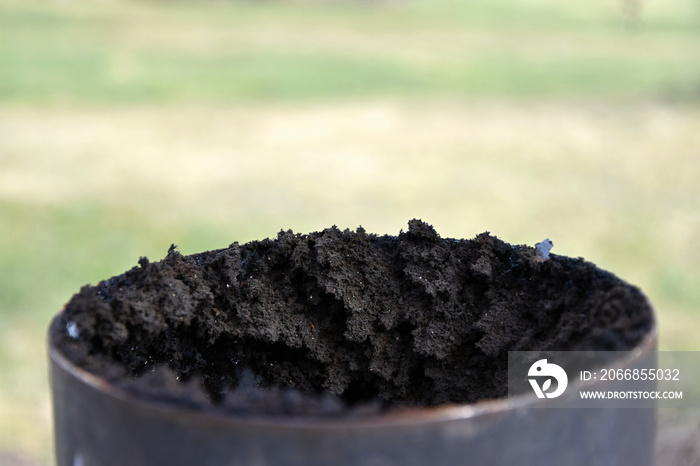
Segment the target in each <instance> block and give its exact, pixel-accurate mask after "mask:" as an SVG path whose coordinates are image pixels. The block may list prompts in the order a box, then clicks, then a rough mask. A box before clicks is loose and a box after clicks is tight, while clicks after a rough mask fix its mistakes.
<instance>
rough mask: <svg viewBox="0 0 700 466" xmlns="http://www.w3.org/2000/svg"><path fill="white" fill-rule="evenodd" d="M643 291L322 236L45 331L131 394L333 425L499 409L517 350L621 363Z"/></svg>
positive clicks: (595, 271)
mask: <svg viewBox="0 0 700 466" xmlns="http://www.w3.org/2000/svg"><path fill="white" fill-rule="evenodd" d="M652 326H653V315H652V311H651V309H650V306H649V304H648V303H647V300H646V299H645V297H644V296H643V295H642V293H641V292H640V290H639V289H638V288H636V287H634V286H631V285H629V284H627V283H626V282H624V281H622V280H620V279H619V278H617V277H615V276H614V275H612V274H611V273H609V272H605V271H603V270H601V269H599V268H597V267H596V266H595V265H593V264H591V263H589V262H585V261H584V260H583V259H580V258H579V259H573V258H568V257H563V256H557V255H554V254H552V255H550V256H549V258H548V259H545V258H543V257H541V256H538V254H537V253H536V251H535V249H534V248H531V247H527V246H513V245H510V244H507V243H505V242H503V241H501V240H499V239H498V238H496V237H494V236H491V235H489V234H488V233H483V234H480V235H478V236H477V237H476V238H475V239H470V240H464V239H460V240H456V239H447V238H441V237H440V236H439V235H438V234H437V233H436V232H435V230H434V229H433V228H432V227H431V226H430V225H428V224H426V223H424V222H422V221H420V220H412V221H410V222H409V228H408V231H407V232H401V233H400V234H399V235H398V236H388V235H385V236H377V235H373V234H368V233H366V232H365V231H364V230H363V229H362V228H358V229H357V231H350V230H345V231H341V230H339V229H338V228H335V227H333V228H328V229H325V230H323V231H321V232H316V233H310V234H308V235H301V234H294V233H292V232H291V231H286V232H284V231H283V232H280V233H279V235H278V236H277V239H274V240H271V239H266V240H263V241H253V242H250V243H247V244H244V245H239V244H238V243H234V244H232V245H230V246H229V247H228V248H226V249H219V250H214V251H208V252H203V253H199V254H193V255H190V256H183V255H181V254H180V253H178V252H177V251H176V250H175V247H174V246H173V247H171V248H170V250H169V251H168V254H167V256H166V257H165V258H164V259H163V260H161V261H159V262H149V261H148V260H147V259H146V258H141V259H140V260H139V266H138V267H134V268H133V269H132V270H129V271H128V272H126V273H124V274H122V275H119V276H116V277H113V278H110V279H109V280H105V281H102V282H100V283H98V284H97V286H85V287H83V288H82V289H81V290H80V292H79V293H78V294H76V295H75V296H73V298H72V299H71V300H70V302H69V303H68V304H67V305H66V307H65V309H64V311H63V312H61V313H60V314H59V315H58V316H57V317H56V319H55V320H54V322H53V325H52V329H51V335H52V338H53V341H54V343H55V345H56V347H57V348H58V350H59V351H61V352H62V353H63V354H64V355H65V356H67V358H68V359H69V360H71V361H72V362H73V363H75V364H76V365H78V366H80V367H83V368H85V369H87V370H88V371H91V372H93V373H95V374H97V375H99V376H101V377H103V378H105V379H107V380H110V381H111V382H113V383H116V384H119V385H121V386H123V387H125V388H127V389H128V390H130V391H133V392H134V393H136V394H138V395H139V396H143V397H147V398H150V399H157V400H160V401H163V400H167V401H173V402H177V403H181V404H185V405H190V406H192V407H196V408H198V409H204V410H220V411H222V412H228V413H237V414H256V415H259V414H263V415H312V416H337V415H350V414H352V413H361V412H363V413H376V412H383V411H385V410H387V409H394V408H400V407H411V406H434V405H440V404H451V403H472V402H476V401H478V400H481V399H489V398H498V397H504V396H506V395H507V363H508V358H507V355H508V351H509V350H510V351H517V350H523V351H525V350H627V349H630V348H632V347H634V346H635V345H636V344H637V343H639V342H640V340H641V339H642V338H643V337H644V335H645V334H647V333H648V332H649V331H650V329H651V327H652Z"/></svg>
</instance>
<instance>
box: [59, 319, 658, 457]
mask: <svg viewBox="0 0 700 466" xmlns="http://www.w3.org/2000/svg"><path fill="white" fill-rule="evenodd" d="M655 348H656V326H654V328H653V329H652V331H651V332H650V333H649V334H648V335H647V337H646V338H645V339H644V341H643V342H642V343H641V344H640V345H639V347H638V348H636V349H635V353H634V357H633V358H631V359H630V360H627V361H623V363H622V364H623V365H624V366H625V367H631V366H633V365H634V364H635V362H637V361H639V360H640V359H641V358H644V357H645V356H648V355H649V354H650V352H653V351H654V350H655ZM49 355H50V358H51V386H52V390H53V406H54V422H55V436H56V460H57V461H56V464H57V465H58V466H112V465H114V466H124V465H130V466H140V465H169V466H170V465H172V466H176V465H198V466H199V465H201V466H205V465H212V466H213V465H231V466H234V465H247V466H253V465H256V466H257V465H260V466H272V465H290V466H294V465H300V466H301V465H303V466H316V465H318V466H320V465H332V466H349V465H354V466H360V465H361V466H388V465H397V466H398V465H401V466H411V465H416V466H418V465H436V466H442V465H444V466H448V465H509V466H510V465H533V466H534V465H537V466H542V465H558V466H560V465H581V466H584V465H585V466H589V465H596V466H606V465H610V466H625V465H630V466H631V465H634V466H644V465H652V464H654V436H655V423H656V410H655V409H648V408H647V409H629V408H627V409H625V408H618V409H566V408H563V409H537V408H535V407H533V404H534V403H537V401H533V400H532V399H531V398H529V397H528V398H527V399H525V398H522V399H518V400H516V403H515V406H513V404H512V403H511V404H510V405H509V404H508V402H507V401H506V400H505V399H500V400H494V401H486V402H480V403H476V404H472V405H461V406H448V407H438V408H421V409H412V410H403V411H398V412H395V413H391V414H386V415H379V416H375V417H372V418H364V419H359V418H355V419H346V420H343V419H335V420H322V419H303V418H302V419H298V418H297V419H269V418H268V419H241V418H236V417H232V416H228V417H226V416H222V415H216V414H210V413H202V412H199V411H194V410H192V409H186V408H179V407H176V406H174V405H165V404H156V403H149V402H146V401H143V400H140V399H137V398H136V397H134V396H133V395H130V394H128V393H126V392H124V391H123V390H120V389H119V388H118V387H115V386H113V385H110V384H108V383H107V382H105V381H104V380H102V379H100V378H98V377H96V376H94V375H93V374H90V373H88V372H86V371H84V370H82V369H80V368H78V367H76V366H74V365H73V364H72V363H70V362H69V361H68V360H67V359H66V358H65V357H64V356H63V355H62V354H60V353H59V352H58V351H57V350H56V348H55V347H54V346H53V344H52V342H51V341H49Z"/></svg>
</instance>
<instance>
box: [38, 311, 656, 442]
mask: <svg viewBox="0 0 700 466" xmlns="http://www.w3.org/2000/svg"><path fill="white" fill-rule="evenodd" d="M59 315H60V314H59ZM58 317H59V316H56V317H55V318H58ZM651 318H652V327H651V329H650V330H649V332H648V333H647V334H646V335H645V336H644V338H643V339H642V341H641V342H640V344H639V345H637V346H636V347H635V348H633V349H632V350H630V351H629V352H631V354H630V355H628V356H627V357H625V358H621V359H619V360H617V361H616V363H615V364H614V365H613V368H624V367H627V366H629V365H630V364H631V363H633V362H634V361H636V360H638V359H639V358H640V357H642V356H643V355H644V354H646V353H648V352H650V351H654V350H655V348H656V339H657V335H658V324H657V319H656V312H655V311H654V309H653V307H652V308H651ZM48 337H49V338H48V352H49V356H50V358H51V361H52V362H53V363H54V364H55V365H56V366H57V367H58V368H60V369H61V370H63V371H65V372H66V373H67V374H69V375H70V376H72V377H74V378H75V379H77V380H79V381H80V382H82V383H84V384H85V385H87V386H90V387H92V388H93V389H95V390H97V391H99V392H102V393H104V394H105V395H106V396H111V397H113V398H116V399H119V400H120V401H122V402H123V403H126V404H128V405H132V406H133V407H134V408H139V409H146V410H152V411H158V412H159V413H161V414H162V415H164V416H167V417H170V418H173V419H174V420H178V419H179V420H183V421H186V422H190V423H191V422H195V423H196V422H203V423H208V424H210V423H212V422H214V423H217V422H218V423H222V424H227V425H229V426H231V425H239V426H251V427H252V426H258V427H265V428H279V429H300V428H301V429H308V430H327V429H337V428H342V429H348V428H353V429H354V428H362V429H366V428H373V427H375V428H381V427H390V426H418V425H423V424H430V423H436V422H444V421H450V420H456V419H467V418H475V417H478V416H488V415H498V414H499V413H505V412H509V411H513V410H519V409H522V408H527V407H528V406H531V405H535V404H537V403H541V402H542V400H539V399H537V398H535V397H532V396H530V395H528V394H524V395H518V396H515V397H511V398H497V399H491V400H484V401H479V402H477V403H473V404H462V405H443V406H437V407H418V408H403V409H398V410H395V411H392V412H389V413H386V414H380V415H376V416H368V417H362V418H360V417H358V418H342V417H341V418H331V419H326V418H313V417H289V418H287V417H274V416H265V417H252V416H245V417H244V416H241V417H238V416H236V415H232V414H226V413H217V412H214V411H202V410H198V409H196V408H192V407H187V406H175V405H174V404H173V403H172V402H158V401H153V400H146V399H143V398H140V397H139V396H137V395H134V394H133V393H132V392H129V391H127V390H125V389H124V388H121V387H119V386H117V385H115V384H112V383H109V382H107V381H106V380H104V379H102V378H100V377H98V376H96V375H95V374H92V373H90V372H88V371H86V370H85V369H82V368H80V367H78V366H76V365H74V364H73V363H72V362H70V361H69V360H68V359H67V358H66V357H65V356H64V355H63V354H61V352H60V351H59V350H58V349H57V348H56V347H55V346H54V344H53V342H52V339H51V332H50V331H49V335H48ZM593 384H595V381H585V382H576V383H575V384H572V386H573V387H575V388H586V387H587V386H590V385H593Z"/></svg>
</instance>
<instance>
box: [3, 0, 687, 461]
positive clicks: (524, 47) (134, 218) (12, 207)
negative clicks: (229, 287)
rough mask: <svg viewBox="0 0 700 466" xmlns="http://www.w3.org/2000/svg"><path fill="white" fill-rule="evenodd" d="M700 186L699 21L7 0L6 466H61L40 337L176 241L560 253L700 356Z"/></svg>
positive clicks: (566, 12)
mask: <svg viewBox="0 0 700 466" xmlns="http://www.w3.org/2000/svg"><path fill="white" fill-rule="evenodd" d="M699 182H700V2H699V1H698V0H671V1H661V0H589V1H586V2H563V1H558V0H469V1H465V0H393V1H389V0H386V1H377V0H374V1H373V0H364V1H361V0H357V1H349V0H348V1H346V0H333V1H331V0H328V1H320V0H318V1H313V0H308V1H282V0H247V1H242V0H239V1H233V0H230V1H228V0H227V1H225V0H191V1H186V0H169V1H165V0H161V1H157V0H140V1H137V0H102V1H89V0H82V1H75V0H74V1H68V0H63V1H51V0H0V464H4V465H10V464H12V465H36V464H51V461H52V459H51V457H52V434H51V410H50V400H49V389H48V380H47V364H46V355H45V353H46V346H45V331H46V328H47V325H48V323H49V320H50V319H51V317H52V316H53V315H54V314H55V313H57V312H58V311H60V309H61V307H62V305H63V304H64V303H65V302H66V301H67V300H68V299H69V298H70V296H71V295H72V294H73V293H75V292H76V291H77V290H78V289H79V288H80V287H81V286H83V285H85V284H88V283H90V284H94V283H96V282H98V281H99V280H101V279H104V278H107V277H110V276H113V275H117V274H120V273H122V272H123V271H125V270H127V269H128V268H131V267H132V266H135V265H136V263H137V260H138V258H139V256H148V257H149V258H150V259H151V260H158V259H161V258H162V257H164V255H165V253H166V251H167V250H168V247H169V246H170V244H171V243H175V244H177V245H178V246H179V248H180V250H181V251H182V252H183V253H185V254H190V253H194V252H199V251H203V250H207V249H213V248H221V247H225V246H227V245H228V244H230V243H232V242H234V241H239V242H246V241H250V240H253V239H262V238H266V237H271V236H275V235H276V234H277V232H278V231H279V230H280V229H284V230H287V229H292V230H294V231H295V232H299V233H307V232H310V231H316V230H319V229H322V228H324V227H328V226H331V225H334V224H335V225H338V226H339V227H341V228H351V229H355V228H357V227H358V226H360V225H361V226H363V227H364V228H365V229H366V230H367V231H369V232H374V233H380V234H384V233H388V234H394V235H395V234H398V233H399V231H400V230H401V229H404V230H405V229H407V222H408V220H409V219H412V218H422V219H423V220H425V221H427V222H429V223H431V224H433V225H434V226H435V228H436V229H437V231H438V232H439V233H440V234H441V235H442V236H443V237H457V238H471V237H473V236H475V235H476V234H478V233H481V232H483V231H490V232H491V233H492V234H495V235H496V236H498V237H500V238H501V239H503V240H505V241H508V242H510V243H516V244H529V245H534V244H535V243H536V242H539V241H541V240H543V239H544V238H551V239H552V241H553V242H554V245H555V246H554V250H553V252H554V253H557V254H564V255H570V256H574V257H578V256H581V257H584V258H585V259H587V260H590V261H592V262H595V263H596V264H598V265H600V266H601V267H603V268H605V269H609V270H611V271H613V272H614V273H616V274H617V275H619V276H620V277H622V278H624V279H626V280H628V281H630V282H631V283H634V284H636V285H639V286H640V287H641V288H642V289H643V290H644V291H645V292H646V293H647V295H648V296H649V297H650V298H651V300H652V302H653V303H654V305H655V307H656V309H657V310H658V313H659V318H660V326H661V336H660V348H661V349H667V350H700V340H699V339H698V337H697V330H696V329H697V327H698V324H700V318H699V315H698V312H699V311H700V250H698V248H697V246H698V244H699V243H700V188H699V187H698V183H699ZM664 416H665V415H664V414H663V413H662V414H661V415H660V419H661V421H660V422H661V426H662V429H661V434H660V442H662V444H661V446H660V449H659V452H660V453H659V454H661V455H667V456H665V457H664V458H666V460H665V461H664V463H659V464H700V448H698V445H697V438H698V435H699V434H698V432H699V430H698V423H697V418H695V419H694V420H693V419H691V420H689V421H688V420H686V421H683V422H680V421H678V420H675V421H673V422H671V421H665V420H664V419H665V418H664ZM684 439H685V440H684ZM688 439H691V440H688ZM693 439H694V440H693ZM684 442H685V443H684ZM679 452H680V453H679ZM669 455H670V456H669ZM673 455H677V456H673ZM668 458H676V459H677V461H676V459H674V460H668ZM678 458H682V461H687V462H684V463H681V462H680V461H681V459H678ZM668 461H671V462H668ZM694 461H697V463H693V462H694Z"/></svg>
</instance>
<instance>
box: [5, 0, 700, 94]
mask: <svg viewBox="0 0 700 466" xmlns="http://www.w3.org/2000/svg"><path fill="white" fill-rule="evenodd" d="M644 8H645V9H648V10H650V11H648V12H647V11H645V13H646V14H645V15H644V16H643V17H642V18H641V19H640V20H638V21H637V22H635V23H633V22H632V20H631V19H629V18H626V17H625V16H624V14H622V12H621V11H620V10H621V2H602V1H596V2H590V3H586V4H585V5H567V4H557V3H556V2H553V1H543V0H529V1H523V2H513V1H505V0H498V1H492V2H485V1H476V2H460V1H453V0H439V1H434V2H430V4H428V2H422V1H415V0H414V1H408V0H407V1H402V2H395V3H394V2H392V3H386V4H382V3H380V4H377V5H373V6H368V5H367V4H362V3H348V2H337V3H336V2H317V3H313V4H311V5H310V4H307V3H303V4H295V3H270V2H212V3H204V4H202V2H189V3H188V2H168V3H167V6H165V5H163V4H159V3H157V2H150V3H149V2H142V3H135V2H126V3H125V2H103V3H97V4H96V3H85V2H80V3H64V4H54V3H49V4H48V5H47V3H46V2H42V3H39V2H8V0H3V1H2V2H0V67H2V70H3V76H2V80H0V102H3V101H4V102H10V103H27V102H35V103H55V102H63V103H65V102H72V103H91V104H94V103H125V102H129V103H138V102H154V103H158V102H193V101H194V102H215V103H222V102H234V103H235V102H240V101H250V100H253V101H259V100H273V101H277V100H280V99H282V100H290V101H299V100H302V101H305V100H320V99H326V98H345V99H353V98H358V97H373V96H375V97H376V96H383V97H386V96H387V95H395V96H416V97H421V96H423V97H425V96H428V97H430V96H453V97H454V96H463V97H464V96H467V97H473V96H484V97H510V98H538V97H543V96H544V97H550V96H572V95H573V96H581V95H588V96H597V97H601V96H610V97H620V96H628V97H638V96H640V95H641V96H644V95H657V96H662V97H675V98H682V97H683V96H684V95H685V94H687V93H689V92H695V93H697V92H698V87H700V82H699V81H700V79H699V78H698V76H699V75H700V57H699V56H698V53H697V50H698V47H699V46H700V45H699V44H700V41H699V40H698V29H699V28H700V26H698V22H700V12H698V11H697V10H699V9H700V7H698V6H697V4H695V3H694V2H692V1H686V2H683V1H682V0H678V1H676V2H673V4H672V5H655V4H649V5H648V6H647V5H645V7H644Z"/></svg>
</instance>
